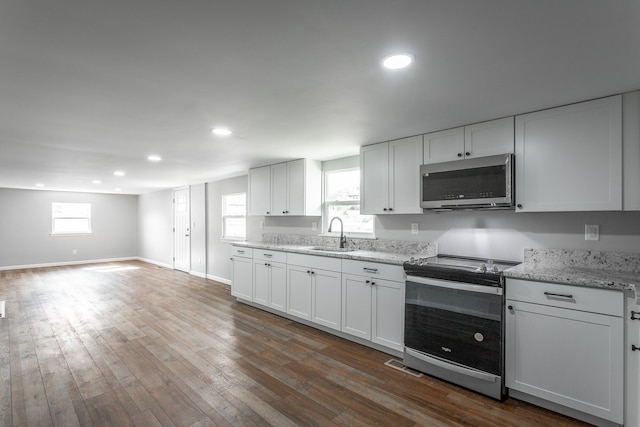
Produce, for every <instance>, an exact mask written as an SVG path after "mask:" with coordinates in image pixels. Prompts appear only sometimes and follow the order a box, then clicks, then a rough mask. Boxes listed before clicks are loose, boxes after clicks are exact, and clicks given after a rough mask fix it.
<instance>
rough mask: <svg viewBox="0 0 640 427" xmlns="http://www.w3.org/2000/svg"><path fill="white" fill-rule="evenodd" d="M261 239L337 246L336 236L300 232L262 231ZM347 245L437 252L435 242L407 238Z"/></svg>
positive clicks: (412, 252)
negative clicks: (310, 234)
mask: <svg viewBox="0 0 640 427" xmlns="http://www.w3.org/2000/svg"><path fill="white" fill-rule="evenodd" d="M262 241H263V242H264V243H269V244H278V245H301V246H329V247H332V246H333V247H336V248H337V247H338V246H339V239H338V237H326V236H307V235H302V234H278V233H264V234H262ZM347 247H348V248H352V249H357V250H362V251H375V252H392V253H398V254H403V255H410V256H419V257H428V256H435V255H437V254H438V247H437V244H436V243H433V242H417V241H408V240H383V239H357V238H347Z"/></svg>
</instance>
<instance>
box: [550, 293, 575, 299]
mask: <svg viewBox="0 0 640 427" xmlns="http://www.w3.org/2000/svg"><path fill="white" fill-rule="evenodd" d="M544 294H545V295H546V296H548V297H556V298H566V299H573V295H571V294H554V293H553V292H545V293H544Z"/></svg>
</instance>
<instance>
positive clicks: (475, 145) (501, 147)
mask: <svg viewBox="0 0 640 427" xmlns="http://www.w3.org/2000/svg"><path fill="white" fill-rule="evenodd" d="M464 147H465V157H469V158H471V157H484V156H494V155H497V154H506V153H513V116H511V117H505V118H503V119H497V120H491V121H489V122H483V123H477V124H474V125H469V126H465V127H464Z"/></svg>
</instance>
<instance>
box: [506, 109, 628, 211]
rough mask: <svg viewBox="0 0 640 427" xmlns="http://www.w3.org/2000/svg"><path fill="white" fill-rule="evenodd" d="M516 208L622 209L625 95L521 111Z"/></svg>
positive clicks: (562, 209) (516, 151)
mask: <svg viewBox="0 0 640 427" xmlns="http://www.w3.org/2000/svg"><path fill="white" fill-rule="evenodd" d="M515 139H516V141H515V153H516V156H515V157H516V200H517V202H516V203H517V209H516V211H517V212H535V211H538V212H542V211H609V210H621V209H622V101H621V97H620V96H613V97H609V98H603V99H597V100H595V101H589V102H583V103H580V104H574V105H569V106H566V107H560V108H553V109H551V110H544V111H538V112H535V113H530V114H524V115H521V116H517V117H516V138H515Z"/></svg>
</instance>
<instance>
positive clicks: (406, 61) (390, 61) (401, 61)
mask: <svg viewBox="0 0 640 427" xmlns="http://www.w3.org/2000/svg"><path fill="white" fill-rule="evenodd" d="M413 59H414V58H413V55H411V54H408V53H396V54H393V55H389V56H387V57H385V58H384V59H383V60H382V66H383V67H384V68H386V69H388V70H399V69H401V68H406V67H408V66H409V65H411V63H412V62H413Z"/></svg>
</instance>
